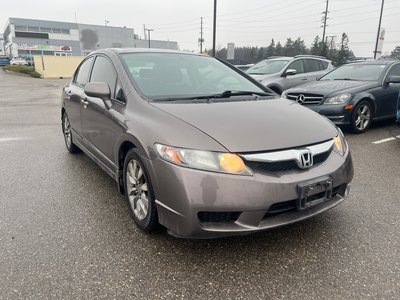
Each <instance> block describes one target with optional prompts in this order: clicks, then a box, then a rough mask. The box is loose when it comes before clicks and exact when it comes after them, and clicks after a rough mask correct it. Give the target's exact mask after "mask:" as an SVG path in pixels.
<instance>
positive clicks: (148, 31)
mask: <svg viewBox="0 0 400 300" xmlns="http://www.w3.org/2000/svg"><path fill="white" fill-rule="evenodd" d="M145 30H146V31H147V35H148V36H149V48H150V31H154V29H147V28H146V29H145Z"/></svg>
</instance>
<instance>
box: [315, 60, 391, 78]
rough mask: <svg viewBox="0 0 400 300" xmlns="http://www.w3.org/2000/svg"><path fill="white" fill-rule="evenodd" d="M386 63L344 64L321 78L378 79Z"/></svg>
mask: <svg viewBox="0 0 400 300" xmlns="http://www.w3.org/2000/svg"><path fill="white" fill-rule="evenodd" d="M385 69H386V65H378V64H371V65H367V64H355V65H344V66H341V67H339V68H337V69H335V70H333V71H332V72H330V73H328V74H326V75H325V76H323V77H322V78H321V79H320V80H367V81H376V80H378V79H379V77H380V76H381V75H382V73H383V72H384V70H385Z"/></svg>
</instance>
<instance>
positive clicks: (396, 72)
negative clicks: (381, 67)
mask: <svg viewBox="0 0 400 300" xmlns="http://www.w3.org/2000/svg"><path fill="white" fill-rule="evenodd" d="M389 76H400V64H397V65H394V66H393V67H392V68H391V69H390V71H389V73H388V75H387V77H389Z"/></svg>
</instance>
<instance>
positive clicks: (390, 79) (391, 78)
mask: <svg viewBox="0 0 400 300" xmlns="http://www.w3.org/2000/svg"><path fill="white" fill-rule="evenodd" d="M386 83H387V84H390V83H400V76H395V75H393V76H389V77H388V78H387V79H386Z"/></svg>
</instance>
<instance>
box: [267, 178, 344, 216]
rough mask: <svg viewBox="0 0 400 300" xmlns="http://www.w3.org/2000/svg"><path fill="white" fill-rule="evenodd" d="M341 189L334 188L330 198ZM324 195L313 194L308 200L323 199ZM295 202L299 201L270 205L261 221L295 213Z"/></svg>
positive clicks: (339, 187)
mask: <svg viewBox="0 0 400 300" xmlns="http://www.w3.org/2000/svg"><path fill="white" fill-rule="evenodd" d="M341 188H342V186H338V187H335V188H334V189H333V190H332V197H334V196H336V195H337V194H338V193H339V191H340V189H341ZM324 194H325V192H321V193H318V194H315V195H313V196H311V197H309V198H308V199H309V200H310V201H312V200H316V199H319V198H321V197H323V195H324ZM297 201H299V200H298V199H296V200H290V201H285V202H278V203H275V204H272V205H271V206H270V207H269V209H268V210H267V212H266V213H265V215H264V217H263V220H265V219H267V218H269V217H272V216H276V215H280V214H284V213H287V212H291V211H295V210H296V209H297Z"/></svg>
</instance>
